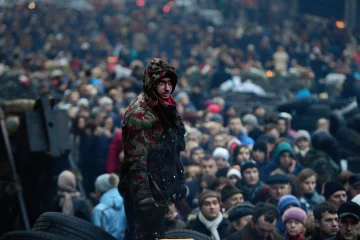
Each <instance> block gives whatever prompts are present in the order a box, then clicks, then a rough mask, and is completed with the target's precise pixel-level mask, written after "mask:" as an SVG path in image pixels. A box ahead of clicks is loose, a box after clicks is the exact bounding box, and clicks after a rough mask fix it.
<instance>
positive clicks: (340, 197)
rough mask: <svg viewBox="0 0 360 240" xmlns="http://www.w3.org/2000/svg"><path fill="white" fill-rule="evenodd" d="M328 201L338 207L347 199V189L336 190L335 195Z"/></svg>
mask: <svg viewBox="0 0 360 240" xmlns="http://www.w3.org/2000/svg"><path fill="white" fill-rule="evenodd" d="M328 201H329V202H331V203H333V204H334V205H335V206H336V207H337V208H338V207H340V205H341V204H343V203H344V202H346V201H347V196H346V192H345V191H337V192H334V193H333V195H331V196H330V198H329V199H328Z"/></svg>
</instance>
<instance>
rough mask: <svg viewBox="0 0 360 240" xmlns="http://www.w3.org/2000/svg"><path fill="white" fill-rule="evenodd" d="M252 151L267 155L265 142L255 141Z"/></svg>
mask: <svg viewBox="0 0 360 240" xmlns="http://www.w3.org/2000/svg"><path fill="white" fill-rule="evenodd" d="M252 150H253V151H256V150H259V151H261V152H264V153H267V146H266V142H265V141H256V143H255V144H254V146H253V149H252Z"/></svg>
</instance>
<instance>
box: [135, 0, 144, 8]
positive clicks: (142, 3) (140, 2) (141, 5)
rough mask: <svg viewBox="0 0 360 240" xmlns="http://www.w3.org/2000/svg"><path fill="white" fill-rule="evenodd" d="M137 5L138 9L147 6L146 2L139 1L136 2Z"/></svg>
mask: <svg viewBox="0 0 360 240" xmlns="http://www.w3.org/2000/svg"><path fill="white" fill-rule="evenodd" d="M136 5H137V6H138V7H143V6H144V5H145V0H137V1H136Z"/></svg>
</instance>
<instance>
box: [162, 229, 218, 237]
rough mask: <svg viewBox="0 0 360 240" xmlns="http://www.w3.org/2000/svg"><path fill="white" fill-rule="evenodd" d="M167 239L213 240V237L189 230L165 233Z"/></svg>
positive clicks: (175, 230)
mask: <svg viewBox="0 0 360 240" xmlns="http://www.w3.org/2000/svg"><path fill="white" fill-rule="evenodd" d="M165 238H173V239H177V238H192V239H194V240H211V237H209V236H207V235H205V234H203V233H200V232H197V231H193V230H189V229H174V230H171V231H168V232H166V233H165Z"/></svg>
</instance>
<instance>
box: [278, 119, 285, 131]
mask: <svg viewBox="0 0 360 240" xmlns="http://www.w3.org/2000/svg"><path fill="white" fill-rule="evenodd" d="M278 127H279V131H280V133H285V132H286V127H287V126H286V120H285V119H279V120H278Z"/></svg>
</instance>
